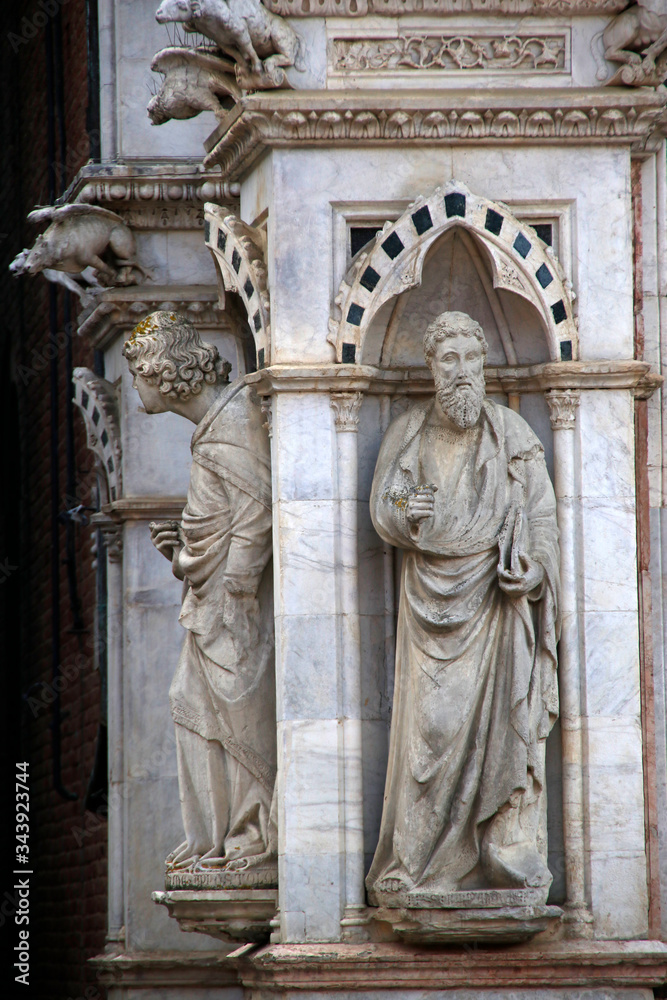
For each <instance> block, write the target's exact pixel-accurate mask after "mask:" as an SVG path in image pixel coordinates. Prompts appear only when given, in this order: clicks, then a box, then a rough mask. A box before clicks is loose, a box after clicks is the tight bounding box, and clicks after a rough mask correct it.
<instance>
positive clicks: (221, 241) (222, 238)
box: [218, 229, 227, 253]
mask: <svg viewBox="0 0 667 1000" xmlns="http://www.w3.org/2000/svg"><path fill="white" fill-rule="evenodd" d="M226 246H227V233H223V231H222V229H218V250H222V252H223V253H224V252H225V247H226Z"/></svg>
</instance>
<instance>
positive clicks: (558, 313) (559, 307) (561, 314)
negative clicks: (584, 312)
mask: <svg viewBox="0 0 667 1000" xmlns="http://www.w3.org/2000/svg"><path fill="white" fill-rule="evenodd" d="M551 311H552V313H553V314H554V319H555V320H556V322H557V323H562V322H563V320H564V319H567V313H566V312H565V304H564V302H563V300H562V299H559V300H558V302H554V304H553V305H552V307H551Z"/></svg>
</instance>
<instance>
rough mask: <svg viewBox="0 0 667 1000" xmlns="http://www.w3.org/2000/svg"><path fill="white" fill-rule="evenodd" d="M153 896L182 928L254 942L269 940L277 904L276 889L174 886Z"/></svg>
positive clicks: (229, 939)
mask: <svg viewBox="0 0 667 1000" xmlns="http://www.w3.org/2000/svg"><path fill="white" fill-rule="evenodd" d="M152 897H153V901H154V902H155V903H159V904H160V905H161V906H166V907H167V909H168V911H169V916H170V917H174V919H176V920H177V921H178V924H179V927H180V928H181V930H182V931H190V932H197V933H199V934H209V935H210V936H211V937H215V938H218V939H219V940H221V941H243V942H252V943H255V944H262V943H264V942H266V941H268V940H269V935H270V933H271V920H272V919H273V917H274V916H275V913H276V910H277V908H278V890H277V889H208V890H207V889H177V890H171V891H167V892H154V893H153V894H152Z"/></svg>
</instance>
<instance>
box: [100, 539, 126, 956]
mask: <svg viewBox="0 0 667 1000" xmlns="http://www.w3.org/2000/svg"><path fill="white" fill-rule="evenodd" d="M98 526H99V528H100V529H101V532H102V537H103V539H104V545H105V548H106V554H107V634H106V644H107V691H108V708H107V719H108V722H107V732H108V734H109V749H108V753H109V762H108V774H109V804H108V816H109V818H108V824H109V841H108V843H109V859H108V866H109V898H108V917H109V925H108V930H107V941H108V942H109V943H110V944H111V943H114V944H119V945H121V946H122V945H124V943H125V891H124V890H125V879H124V868H123V827H124V816H123V813H124V810H123V526H122V524H117V523H114V522H113V521H109V520H106V519H105V520H103V521H100V523H99V524H98Z"/></svg>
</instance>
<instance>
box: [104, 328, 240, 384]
mask: <svg viewBox="0 0 667 1000" xmlns="http://www.w3.org/2000/svg"><path fill="white" fill-rule="evenodd" d="M123 354H124V356H125V357H126V358H127V360H128V362H129V365H130V370H131V371H132V372H133V373H134V374H136V375H141V376H142V378H145V379H146V381H147V382H150V383H151V385H157V386H158V387H159V389H160V392H161V393H162V394H163V395H164V396H170V397H171V398H172V399H174V398H176V399H188V398H189V397H190V396H196V395H198V393H200V392H201V391H202V389H203V388H204V386H205V385H215V383H216V382H228V381H229V373H230V371H231V368H232V366H231V365H230V363H229V362H228V361H225V360H224V358H221V357H220V355H219V353H218V348H217V347H214V346H213V345H212V344H205V343H204V342H203V341H202V339H201V337H200V336H199V334H198V333H197V331H196V329H195V328H194V326H193V325H192V323H191V322H190V321H189V320H188V319H186V318H185V316H180V315H179V314H178V313H174V312H165V311H160V312H154V313H151V315H150V316H147V317H146V319H144V320H142V321H141V323H139V324H138V325H137V326H135V328H134V330H133V331H132V333H131V334H130V336H129V338H128V339H127V340H126V341H125V343H124V345H123Z"/></svg>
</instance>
